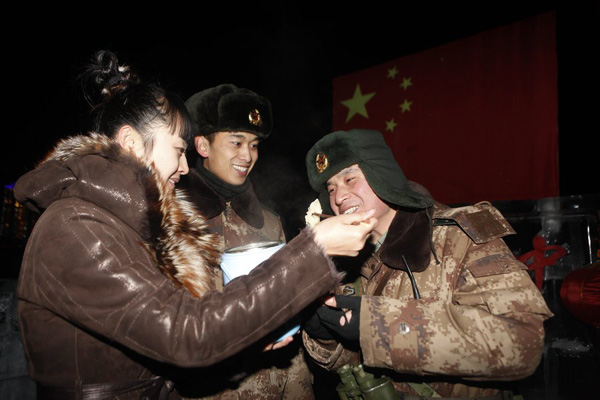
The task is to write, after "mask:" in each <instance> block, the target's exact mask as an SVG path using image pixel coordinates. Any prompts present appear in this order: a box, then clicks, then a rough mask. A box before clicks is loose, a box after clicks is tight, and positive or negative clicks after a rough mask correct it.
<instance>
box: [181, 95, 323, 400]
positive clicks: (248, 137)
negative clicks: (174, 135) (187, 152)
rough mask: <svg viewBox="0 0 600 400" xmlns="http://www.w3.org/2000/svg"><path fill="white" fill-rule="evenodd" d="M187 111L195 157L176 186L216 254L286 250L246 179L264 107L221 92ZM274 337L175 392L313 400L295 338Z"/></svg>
mask: <svg viewBox="0 0 600 400" xmlns="http://www.w3.org/2000/svg"><path fill="white" fill-rule="evenodd" d="M186 106H187V108H188V110H189V111H190V114H191V116H192V120H193V122H194V125H195V126H194V131H195V132H196V136H195V138H194V143H193V146H189V147H191V148H194V149H196V151H197V152H198V154H199V155H200V156H201V157H199V158H198V160H197V163H196V166H195V168H193V169H190V172H189V174H188V175H187V176H185V178H184V179H182V181H181V185H180V186H181V187H183V188H184V189H186V190H187V192H188V193H189V195H190V197H191V200H192V201H193V203H194V204H195V205H196V207H197V208H198V209H199V210H200V212H201V213H202V214H203V215H204V216H205V217H206V219H207V222H208V225H209V227H210V229H211V230H212V231H213V232H216V233H218V234H219V235H220V236H221V238H222V242H221V246H222V250H223V251H226V250H228V249H231V248H234V247H237V246H241V245H245V244H249V243H254V242H264V241H279V242H285V234H284V231H283V228H282V225H281V221H280V219H279V216H278V215H277V214H275V213H274V212H272V211H270V210H268V209H267V208H265V207H264V206H263V205H262V204H261V203H260V201H259V199H258V198H257V196H256V194H255V192H254V189H253V187H252V183H251V182H250V180H249V179H247V177H248V174H249V173H250V171H251V170H252V167H253V166H254V163H255V162H256V160H257V158H258V145H259V143H260V141H262V140H264V139H266V138H267V137H268V136H269V135H270V133H271V129H272V121H273V120H272V115H271V104H270V102H269V100H268V99H266V98H265V97H263V96H260V95H258V94H256V93H254V92H252V91H250V90H247V89H242V88H238V87H236V86H234V85H231V84H223V85H219V86H216V87H213V88H210V89H207V90H204V91H201V92H198V93H196V94H194V95H192V96H191V97H190V98H189V99H188V100H187V101H186ZM214 279H215V284H216V286H217V287H220V288H222V287H223V277H222V271H221V270H218V271H215V276H214ZM276 335H277V333H275V334H274V335H273V336H271V337H270V338H268V339H267V340H266V341H263V342H261V343H259V344H258V345H257V346H254V347H252V348H250V349H247V350H245V351H244V352H242V353H241V354H239V355H237V356H236V357H235V358H234V359H232V360H228V361H226V362H224V363H223V365H221V366H216V367H212V368H210V369H209V370H208V371H206V370H203V371H191V372H190V371H188V372H187V373H186V374H185V375H186V380H185V382H180V385H179V390H180V392H183V393H184V394H186V395H187V396H189V397H190V398H192V397H193V398H203V399H290V400H293V399H298V400H302V399H313V398H314V394H313V390H312V381H313V378H312V375H311V374H310V371H309V370H308V367H307V365H306V362H305V360H304V354H303V351H302V346H301V342H302V341H301V340H299V337H297V339H296V340H295V341H293V340H292V338H288V339H285V340H284V341H282V342H280V343H273V342H274V340H276V339H277V336H276ZM290 341H291V343H290ZM264 348H266V349H268V351H263V349H264Z"/></svg>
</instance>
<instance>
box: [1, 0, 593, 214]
mask: <svg viewBox="0 0 600 400" xmlns="http://www.w3.org/2000/svg"><path fill="white" fill-rule="evenodd" d="M333 3H336V2H323V1H321V2H289V1H280V2H274V3H273V4H271V3H269V2H264V1H257V2H252V3H251V4H248V5H246V6H233V5H231V4H230V3H229V2H227V4H224V6H222V7H219V6H211V7H209V8H207V6H206V5H205V3H198V5H197V6H194V7H195V9H194V10H193V11H188V10H186V9H184V8H175V7H174V4H175V3H169V4H168V7H169V8H167V6H166V5H163V6H162V8H161V9H154V10H150V9H148V8H147V7H148V6H147V5H146V6H144V7H145V8H143V9H140V10H139V11H138V13H133V12H131V13H128V12H126V11H125V10H124V9H123V8H122V6H118V7H117V6H116V5H113V6H110V5H109V4H108V3H106V4H102V6H103V7H104V8H102V9H100V10H95V11H94V12H86V13H80V12H77V11H75V17H73V16H70V17H68V18H67V17H60V15H62V14H63V13H64V14H65V15H66V14H69V15H72V13H73V10H67V9H65V10H60V9H57V8H56V7H54V8H52V9H45V10H44V9H35V12H34V10H29V9H27V10H19V11H20V12H19V11H17V12H15V13H14V14H11V15H5V20H6V21H7V22H8V21H10V20H12V21H14V22H15V25H14V26H15V27H11V28H10V29H9V28H8V24H3V27H2V28H1V29H2V37H3V44H4V46H3V50H4V51H3V53H4V70H5V73H4V80H5V82H7V83H8V89H9V90H8V91H5V93H6V94H7V99H6V101H7V102H8V111H9V112H8V113H6V114H5V115H6V116H7V119H10V122H9V126H13V128H12V129H11V130H8V131H5V141H4V146H3V156H2V157H1V159H2V182H3V183H4V184H8V183H11V182H13V181H14V180H15V179H16V178H17V177H18V176H19V175H21V174H22V173H24V172H26V171H27V170H29V169H31V168H32V167H33V165H34V164H35V162H36V161H37V160H39V159H40V158H41V157H43V155H44V154H45V153H46V152H47V151H48V150H49V149H50V148H51V147H52V145H53V144H54V143H55V142H56V140H57V139H58V138H60V137H64V136H67V135H72V134H76V133H80V132H84V131H85V130H86V129H87V125H86V113H87V111H88V110H87V106H86V104H85V103H84V101H83V99H82V98H81V94H80V91H79V89H78V88H77V86H76V85H75V83H74V81H73V78H74V77H75V75H76V74H77V72H78V70H79V68H80V67H81V66H82V65H83V64H84V63H85V62H86V61H87V60H88V58H89V57H90V56H91V55H92V54H93V52H94V51H96V50H98V49H102V48H105V49H110V50H112V51H114V52H115V53H117V55H118V56H119V58H120V60H121V61H122V62H124V63H128V64H132V65H133V66H135V67H137V68H138V69H140V70H141V72H142V77H146V78H156V79H158V80H159V81H160V83H162V84H163V85H164V86H167V87H169V88H171V89H173V90H175V91H176V92H178V93H179V94H180V95H181V96H182V97H183V98H187V97H188V96H189V95H191V94H193V93H194V92H196V91H198V90H201V89H204V88H207V87H210V86H214V85H217V84H220V83H225V82H231V83H234V84H236V85H238V86H240V87H246V88H249V89H251V90H254V91H256V92H258V93H260V94H262V95H264V96H266V97H268V98H269V99H270V100H271V102H272V104H273V112H274V123H275V128H274V132H273V135H272V136H271V138H269V140H267V141H266V142H265V143H263V145H262V147H261V159H260V160H259V162H258V164H257V165H256V167H255V170H254V172H253V176H252V177H253V181H254V182H255V185H256V186H257V191H258V192H259V194H260V195H261V197H263V199H265V200H266V202H267V204H268V205H271V207H273V208H275V209H276V211H278V212H279V213H280V214H282V215H283V216H287V215H291V214H293V215H294V217H293V218H296V217H297V218H301V217H303V213H304V211H303V210H304V209H305V207H306V205H308V203H307V202H310V200H311V199H312V198H313V197H314V196H313V195H312V193H310V190H309V188H308V184H307V182H306V180H305V176H304V171H303V162H304V155H305V154H306V152H307V150H308V149H309V147H310V146H311V144H312V143H314V141H315V140H316V139H317V138H318V137H320V136H322V135H323V134H325V133H327V132H329V130H330V125H331V114H330V113H331V96H332V91H331V88H332V86H331V80H332V79H333V78H334V77H336V76H339V75H343V74H347V73H351V72H355V71H357V70H360V69H363V68H367V67H370V66H373V65H376V64H380V63H383V62H386V61H389V60H392V59H395V58H398V57H401V56H403V55H407V54H411V53H415V52H418V51H420V50H425V49H427V48H430V47H433V46H437V45H440V44H443V43H446V42H449V41H452V40H455V39H459V38H462V37H465V36H468V35H471V34H475V33H478V32H481V31H484V30H487V29H491V28H494V27H497V26H500V25H503V24H506V23H510V22H513V21H516V20H518V19H522V18H526V17H529V16H532V15H535V14H538V13H541V12H546V11H550V10H556V12H557V42H558V60H559V65H558V67H559V82H558V85H559V86H558V87H559V132H560V153H559V159H560V173H561V176H560V181H561V195H572V194H586V193H597V192H600V191H599V190H598V172H597V166H596V164H597V163H593V162H592V159H593V158H594V157H596V156H597V154H598V150H597V148H593V146H590V144H589V143H590V140H592V139H593V138H594V137H597V135H598V133H599V129H598V117H599V116H600V113H599V112H598V108H599V106H600V100H599V98H600V97H599V95H598V93H600V64H599V62H598V61H596V60H595V56H596V55H597V53H598V51H599V50H600V44H599V40H598V39H600V30H599V29H598V26H599V25H598V24H599V22H598V21H599V20H600V14H599V11H598V1H593V2H588V4H587V5H585V6H582V5H580V6H575V5H572V4H570V3H569V4H567V2H565V1H553V2H549V1H546V2H542V1H537V2H536V1H515V2H512V3H514V4H511V2H506V1H505V2H478V3H481V5H480V6H475V7H474V6H467V5H459V2H443V3H441V4H444V6H435V5H434V4H435V3H432V2H426V3H427V4H426V5H424V6H416V5H409V4H408V3H407V4H405V2H393V1H387V2H378V1H369V2H365V4H364V5H360V8H353V7H352V6H351V5H350V2H339V3H336V4H339V6H338V7H337V8H335V9H334V7H333V6H331V4H333ZM523 3H527V5H524V4H523ZM563 3H564V4H563ZM94 4H97V5H98V6H99V7H100V5H101V3H94ZM146 4H147V3H146ZM324 4H329V5H328V6H326V7H325V8H324ZM106 8H110V9H108V10H107V9H106ZM33 14H34V15H33ZM50 15H53V17H50ZM142 15H144V16H142ZM13 95H16V96H13ZM596 141H597V139H596ZM590 178H595V181H590V180H589V179H590ZM274 182H277V184H275V183H274ZM290 193H294V195H291V194H290ZM291 198H294V199H295V200H296V202H294V201H291ZM299 210H301V211H299ZM294 213H295V214H294ZM293 218H292V221H291V222H290V224H291V225H294V224H295V221H293Z"/></svg>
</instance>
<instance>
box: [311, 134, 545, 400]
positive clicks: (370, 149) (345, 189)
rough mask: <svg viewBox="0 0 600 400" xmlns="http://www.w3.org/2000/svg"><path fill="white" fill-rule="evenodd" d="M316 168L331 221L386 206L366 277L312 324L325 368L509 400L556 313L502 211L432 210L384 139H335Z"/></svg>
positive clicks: (319, 149) (316, 154) (317, 356)
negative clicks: (509, 240)
mask: <svg viewBox="0 0 600 400" xmlns="http://www.w3.org/2000/svg"><path fill="white" fill-rule="evenodd" d="M306 165H307V169H308V177H309V181H310V184H311V186H312V188H313V189H314V190H315V191H317V192H318V193H319V200H320V202H321V205H322V207H323V210H324V212H325V213H327V212H329V213H331V212H332V211H333V213H335V214H343V213H351V212H356V211H363V210H365V209H368V208H375V209H376V210H377V212H376V214H375V217H376V218H377V219H378V220H379V224H378V226H377V227H376V228H375V233H374V234H373V242H374V243H373V246H372V247H371V249H370V252H369V253H368V254H365V257H364V258H363V261H364V263H362V267H359V268H356V269H355V271H356V273H357V275H358V276H357V275H355V276H357V279H356V280H353V279H350V280H349V281H348V282H347V283H346V284H344V285H343V286H341V287H339V288H338V289H337V291H336V296H333V297H331V298H328V299H327V301H326V303H325V304H326V305H323V306H320V307H319V308H317V309H316V312H315V313H314V314H313V315H312V316H311V317H310V318H309V319H308V320H307V321H306V323H305V325H304V326H303V328H304V330H303V341H304V344H305V347H306V349H307V352H308V353H309V355H310V356H311V357H312V358H313V359H314V360H315V361H316V363H318V364H319V365H321V366H323V367H324V368H326V369H328V370H332V371H335V370H337V369H338V368H340V367H341V366H343V365H346V364H352V365H358V364H363V365H364V367H365V369H366V370H370V371H371V372H375V371H377V373H380V374H384V375H387V376H389V377H390V378H391V379H392V381H393V384H394V386H395V388H396V390H397V391H399V392H403V393H406V396H405V397H404V398H405V399H417V398H423V397H424V398H428V397H446V398H461V399H470V398H474V397H477V399H502V398H510V396H512V393H510V392H506V391H504V390H501V389H505V386H506V381H511V380H517V379H521V378H524V377H526V376H528V375H530V374H532V373H533V372H534V371H535V369H536V367H537V365H538V364H539V362H540V359H541V354H542V349H543V343H544V327H543V322H544V320H546V319H547V318H549V317H551V316H552V313H551V312H550V310H549V309H548V308H547V306H546V303H545V301H544V299H543V297H542V296H541V294H540V292H539V290H537V288H536V286H535V284H534V283H533V282H532V280H531V278H530V276H529V275H528V273H527V271H526V267H525V266H524V265H523V264H522V263H521V262H519V261H517V260H516V259H515V257H514V256H513V255H512V253H511V251H510V250H509V248H508V247H507V246H506V244H505V243H504V241H503V240H502V237H504V236H506V235H509V234H513V233H515V232H514V231H513V230H512V228H511V227H510V225H509V224H508V222H507V221H506V220H505V219H504V218H503V216H502V215H501V214H500V212H499V211H498V210H497V209H495V208H494V207H493V206H491V205H490V204H489V203H486V202H483V203H478V204H475V205H471V206H466V207H460V208H449V207H447V206H444V205H443V204H440V203H438V202H435V201H433V200H432V199H431V197H430V196H429V195H428V192H427V191H426V190H425V189H424V188H422V187H420V186H418V185H415V184H412V183H409V182H408V181H407V180H406V178H405V176H404V174H403V172H402V170H401V169H400V167H399V166H398V164H397V163H396V161H395V159H394V157H393V155H392V152H391V150H390V149H389V147H387V145H386V143H385V141H384V139H383V136H382V135H381V133H379V132H377V131H368V130H358V129H357V130H351V131H348V132H342V131H340V132H333V133H331V134H329V135H326V136H325V137H323V138H322V139H321V140H319V141H318V142H317V143H316V144H315V145H314V146H313V147H312V148H311V149H310V151H309V152H308V154H307V157H306ZM347 261H352V260H347ZM340 262H341V261H340ZM348 276H349V277H350V276H352V269H350V268H349V269H348ZM377 373H376V374H377ZM501 381H505V382H504V383H501ZM418 396H422V397H418ZM502 396H505V397H502Z"/></svg>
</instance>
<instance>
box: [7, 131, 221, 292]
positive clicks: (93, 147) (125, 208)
mask: <svg viewBox="0 0 600 400" xmlns="http://www.w3.org/2000/svg"><path fill="white" fill-rule="evenodd" d="M15 196H16V197H17V199H18V200H19V201H20V202H21V203H24V204H26V205H27V206H28V207H30V208H35V209H38V210H43V209H45V208H47V207H48V206H50V205H51V204H52V203H53V202H54V201H56V200H59V199H64V198H69V197H76V198H80V199H82V200H85V201H88V202H90V203H93V204H95V205H97V206H98V207H100V208H102V209H104V210H107V211H109V212H111V213H112V214H114V215H115V216H116V217H117V218H119V219H120V220H121V221H123V222H124V223H126V224H127V225H129V226H130V227H132V228H133V229H134V230H135V231H136V232H137V233H138V234H139V235H140V236H141V238H142V239H143V242H144V244H145V245H146V246H147V247H148V249H149V250H150V252H151V254H153V256H154V257H155V259H156V261H157V264H158V266H159V268H160V269H161V271H162V272H163V273H164V274H165V275H166V276H167V277H169V278H170V279H171V280H173V282H175V283H176V284H177V285H178V286H183V287H185V288H187V289H188V290H189V291H190V292H191V293H192V294H194V295H195V296H201V295H202V294H203V293H205V292H206V291H207V290H210V289H211V288H212V286H213V285H212V283H211V276H212V274H211V269H213V268H218V266H219V252H218V247H217V246H218V237H217V236H216V235H214V234H212V233H209V231H208V230H207V225H206V221H205V220H204V218H203V217H202V216H201V215H200V214H199V213H198V212H197V211H196V209H195V208H194V206H193V205H192V203H190V202H189V201H188V200H187V198H185V196H184V195H183V194H182V193H181V192H180V191H178V190H175V191H173V190H169V189H168V188H167V186H166V183H164V182H162V181H161V180H159V179H157V175H156V173H155V172H154V170H153V168H152V167H146V166H144V165H143V164H142V163H141V162H140V161H139V160H138V159H137V158H135V157H133V156H132V155H131V154H130V153H128V152H126V151H125V150H123V149H122V148H121V146H120V145H119V144H117V143H116V142H115V141H114V140H112V139H110V138H109V137H107V136H104V135H100V134H96V133H91V134H89V135H87V136H83V135H80V136H74V137H71V138H68V139H65V140H62V141H61V142H59V143H58V145H57V146H56V147H55V149H54V150H53V151H52V152H51V153H50V154H49V155H48V156H47V157H46V158H45V159H44V160H43V161H42V162H41V163H40V164H39V165H38V167H37V168H36V169H35V170H33V171H31V172H29V173H28V174H26V175H24V176H23V177H21V178H20V179H19V181H18V182H17V184H16V185H15Z"/></svg>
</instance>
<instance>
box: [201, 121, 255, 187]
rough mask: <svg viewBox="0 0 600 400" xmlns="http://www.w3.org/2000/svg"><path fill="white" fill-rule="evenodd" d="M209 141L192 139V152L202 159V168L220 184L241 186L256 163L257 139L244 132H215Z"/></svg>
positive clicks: (203, 137)
mask: <svg viewBox="0 0 600 400" xmlns="http://www.w3.org/2000/svg"><path fill="white" fill-rule="evenodd" d="M210 139H211V140H209V138H207V137H206V136H196V138H195V145H196V150H197V151H198V154H200V155H201V156H202V157H203V158H204V160H203V165H204V168H206V169H207V170H209V171H210V172H212V173H213V174H215V175H216V176H217V177H219V178H220V179H221V180H222V181H224V182H227V183H229V184H231V185H242V184H243V183H244V182H245V181H246V178H248V175H249V174H250V171H251V170H252V167H254V164H255V163H256V160H258V145H259V143H260V139H259V138H258V136H256V135H255V134H253V133H247V132H217V133H215V134H212V136H211V138H210Z"/></svg>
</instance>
